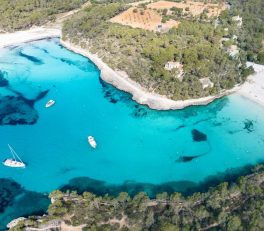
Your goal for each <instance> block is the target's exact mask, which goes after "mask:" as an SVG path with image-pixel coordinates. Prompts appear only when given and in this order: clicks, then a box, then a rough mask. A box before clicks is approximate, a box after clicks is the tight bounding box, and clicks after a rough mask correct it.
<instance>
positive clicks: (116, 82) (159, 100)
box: [60, 39, 240, 110]
mask: <svg viewBox="0 0 264 231" xmlns="http://www.w3.org/2000/svg"><path fill="white" fill-rule="evenodd" d="M60 43H61V44H62V45H63V46H64V47H65V48H67V49H68V50H71V51H73V52H75V53H78V54H81V55H83V56H85V57H87V58H89V59H90V60H91V61H92V62H93V63H94V64H95V65H96V66H97V67H98V68H99V69H100V71H101V75H100V77H101V79H102V80H104V81H105V82H107V83H109V84H111V85H113V86H115V87H116V88H118V89H119V90H122V91H125V92H127V93H130V94H131V95H132V98H133V100H135V101H136V102H137V103H139V104H143V105H147V106H148V107H149V108H151V109H155V110H176V109H183V108H185V107H189V106H194V105H207V104H209V103H211V102H212V101H214V100H215V99H218V98H221V97H223V96H226V95H229V94H231V93H234V92H236V91H237V90H238V89H239V88H240V87H239V86H237V87H235V88H233V89H231V90H227V91H223V92H222V93H221V94H218V95H215V96H208V97H203V98H198V99H188V100H177V101H174V100H171V99H168V98H166V97H165V96H162V95H159V94H156V93H151V92H148V91H147V90H146V89H144V88H142V87H141V86H140V85H139V84H138V83H136V82H135V81H133V80H131V79H130V78H129V77H128V76H127V75H126V74H125V73H122V72H120V71H115V70H113V69H111V68H110V67H109V66H108V65H107V64H105V63H104V62H103V61H102V59H101V58H100V57H98V56H97V55H96V54H92V53H91V52H89V51H87V50H85V49H83V48H81V47H80V46H77V45H75V44H72V43H70V42H69V41H63V40H62V39H61V40H60Z"/></svg>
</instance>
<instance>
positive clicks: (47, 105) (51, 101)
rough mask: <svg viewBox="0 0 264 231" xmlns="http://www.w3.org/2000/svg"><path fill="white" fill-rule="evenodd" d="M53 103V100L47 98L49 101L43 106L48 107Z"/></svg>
mask: <svg viewBox="0 0 264 231" xmlns="http://www.w3.org/2000/svg"><path fill="white" fill-rule="evenodd" d="M54 104H55V100H53V99H51V100H49V101H48V102H47V103H46V105H45V107H46V108H48V107H51V106H53V105H54Z"/></svg>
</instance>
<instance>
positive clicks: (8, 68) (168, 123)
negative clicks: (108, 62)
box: [0, 39, 264, 228]
mask: <svg viewBox="0 0 264 231" xmlns="http://www.w3.org/2000/svg"><path fill="white" fill-rule="evenodd" d="M0 70H1V73H0V74H1V76H2V77H1V76H0V123H1V124H0V138H1V139H0V158H1V160H2V159H5V158H9V157H10V154H9V150H8V147H7V144H8V143H9V144H11V145H12V146H13V147H14V149H15V150H16V151H17V153H18V154H19V155H20V157H21V158H22V160H23V161H25V162H26V163H27V167H26V168H25V169H13V168H7V167H5V166H3V165H0V178H2V180H1V179H0V181H1V182H2V183H1V182H0V183H1V185H0V191H2V193H1V192H0V214H1V215H0V224H1V225H2V226H0V227H1V228H2V227H3V225H4V224H5V223H6V222H7V221H9V220H10V219H12V218H13V217H17V216H20V215H28V214H31V213H36V212H40V213H41V212H43V210H45V209H46V207H47V204H48V200H47V199H46V196H45V195H43V193H45V192H50V191H52V190H54V189H57V188H63V187H64V189H66V188H72V189H75V188H77V189H79V190H91V191H93V192H96V193H110V194H116V193H117V192H118V191H122V190H127V191H130V192H131V193H135V192H136V191H140V190H145V191H146V192H148V193H149V194H155V193H156V192H160V191H166V190H168V191H170V190H171V191H173V190H178V191H182V192H185V193H186V191H188V190H193V189H194V188H196V187H198V186H199V183H202V182H205V181H206V180H208V177H212V176H219V175H223V174H227V173H228V174H230V173H231V174H232V171H236V169H239V168H241V167H243V166H245V165H249V164H255V163H257V162H259V161H262V159H263V154H264V153H263V150H264V116H263V112H264V110H263V109H262V108H261V107H260V106H258V105H257V104H255V103H253V102H251V101H248V100H246V99H244V98H242V97H240V96H238V95H233V96H230V97H226V98H223V99H221V100H218V101H216V102H214V103H212V104H210V105H208V106H202V107H190V108H187V109H184V110H180V111H166V112H158V111H153V110H149V109H147V108H146V107H144V106H140V105H138V104H137V103H135V102H134V101H132V100H131V97H130V96H129V95H128V94H126V93H123V92H120V91H118V90H116V89H114V88H113V87H111V86H109V85H106V84H105V83H103V82H101V81H100V79H99V74H100V73H99V71H98V69H97V68H96V67H95V66H94V65H93V63H91V62H90V61H89V60H88V59H86V58H85V57H82V56H80V55H77V54H74V53H72V52H70V51H68V50H66V49H64V48H63V47H61V46H60V45H59V43H58V40H57V39H53V40H42V41H36V42H32V43H28V44H24V45H21V46H17V47H12V48H8V49H3V50H1V52H0ZM49 99H55V100H56V104H55V105H54V106H53V107H51V108H48V109H47V108H45V104H46V102H47V101H48V100H49ZM15 124H16V125H15ZM88 135H93V136H94V137H95V138H96V141H97V143H98V148H97V149H96V150H93V149H92V148H91V147H90V146H89V145H88V143H87V136H88ZM7 179H8V180H7ZM12 192H13V193H12ZM32 203H34V206H32ZM1 208H2V209H1Z"/></svg>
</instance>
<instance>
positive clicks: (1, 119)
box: [0, 87, 49, 125]
mask: <svg viewBox="0 0 264 231" xmlns="http://www.w3.org/2000/svg"><path fill="white" fill-rule="evenodd" d="M7 89H8V90H9V91H11V92H13V93H14V94H15V95H16V96H13V95H12V96H3V97H0V125H17V124H34V123H36V122H37V120H38V118H39V116H38V112H37V110H36V109H35V108H34V104H35V103H36V102H37V101H38V100H41V99H42V98H44V97H45V96H46V95H47V93H48V92H49V90H45V91H41V92H40V93H39V94H38V95H37V96H36V98H35V99H27V98H26V97H25V96H24V95H23V94H22V93H21V92H18V91H16V90H14V89H12V88H11V87H7Z"/></svg>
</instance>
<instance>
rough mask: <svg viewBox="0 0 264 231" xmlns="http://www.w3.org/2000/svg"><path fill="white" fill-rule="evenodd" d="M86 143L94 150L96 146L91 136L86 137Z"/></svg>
mask: <svg viewBox="0 0 264 231" xmlns="http://www.w3.org/2000/svg"><path fill="white" fill-rule="evenodd" d="M88 143H89V144H90V145H91V147H92V148H96V146H97V144H96V142H95V139H94V137H93V136H88Z"/></svg>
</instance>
